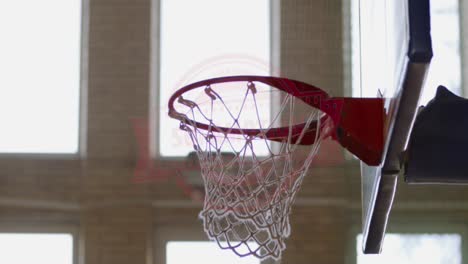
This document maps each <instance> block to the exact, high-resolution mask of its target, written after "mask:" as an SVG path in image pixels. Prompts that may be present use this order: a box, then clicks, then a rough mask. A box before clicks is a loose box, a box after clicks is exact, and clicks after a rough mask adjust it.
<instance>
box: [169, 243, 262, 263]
mask: <svg viewBox="0 0 468 264" xmlns="http://www.w3.org/2000/svg"><path fill="white" fill-rule="evenodd" d="M166 258H167V259H166V264H186V263H204V264H220V263H222V264H260V259H258V258H256V257H253V256H248V257H242V258H241V257H239V256H237V255H236V254H234V253H233V252H232V251H231V250H223V249H220V248H219V247H218V244H216V243H215V242H202V241H196V242H168V243H167V244H166Z"/></svg>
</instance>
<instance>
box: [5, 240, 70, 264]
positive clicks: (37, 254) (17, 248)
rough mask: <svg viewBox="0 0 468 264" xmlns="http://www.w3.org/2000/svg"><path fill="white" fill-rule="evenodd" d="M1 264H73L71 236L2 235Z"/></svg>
mask: <svg viewBox="0 0 468 264" xmlns="http://www.w3.org/2000/svg"><path fill="white" fill-rule="evenodd" d="M0 263H5V264H7V263H8V264H26V263H44V264H45V263H47V264H72V263H73V237H72V236H71V235H70V234H15V233H0Z"/></svg>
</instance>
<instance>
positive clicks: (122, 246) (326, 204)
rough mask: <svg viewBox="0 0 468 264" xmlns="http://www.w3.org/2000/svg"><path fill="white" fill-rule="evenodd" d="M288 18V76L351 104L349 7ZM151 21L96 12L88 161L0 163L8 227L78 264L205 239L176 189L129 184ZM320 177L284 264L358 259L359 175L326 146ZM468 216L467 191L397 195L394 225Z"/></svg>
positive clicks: (297, 219)
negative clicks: (174, 233) (161, 234)
mask: <svg viewBox="0 0 468 264" xmlns="http://www.w3.org/2000/svg"><path fill="white" fill-rule="evenodd" d="M345 2H346V1H345ZM281 7H282V9H281V73H282V75H283V76H287V77H290V78H294V79H298V80H303V81H305V82H309V83H311V84H314V85H317V86H319V87H323V88H325V89H326V90H327V91H329V92H331V93H332V94H334V95H340V94H343V93H344V91H343V87H345V86H349V85H346V84H345V82H344V80H343V73H344V66H343V51H342V45H343V44H342V43H343V34H342V29H343V21H342V15H341V14H342V2H341V1H337V0H314V1H310V0H291V1H289V0H288V1H282V3H281ZM150 10H151V3H150V0H90V5H89V11H90V14H89V17H90V21H89V22H90V28H89V43H88V46H89V51H88V55H89V61H88V65H89V67H88V71H89V72H88V73H87V74H88V87H87V90H88V92H87V93H88V98H87V105H86V106H85V107H87V112H88V114H87V118H86V124H85V125H86V127H87V131H86V132H87V135H86V138H87V141H86V150H87V151H86V152H85V153H83V155H82V157H76V158H63V159H62V158H59V159H49V158H44V157H28V158H27V157H25V158H11V157H10V158H9V157H2V158H1V159H0V168H2V169H1V170H0V224H1V223H7V222H8V223H27V224H28V225H31V226H34V225H44V224H51V225H55V224H57V225H58V224H63V223H66V224H69V225H72V226H76V227H78V228H79V245H80V250H79V255H80V260H81V263H86V264H106V263H112V264H117V263H147V264H149V263H161V261H159V260H160V259H161V255H162V254H164V252H163V250H162V249H163V248H164V247H163V246H160V245H161V244H160V243H162V242H161V241H159V240H158V236H157V235H156V234H158V232H157V230H172V229H171V228H177V227H178V226H184V227H188V226H190V227H193V228H194V229H196V230H199V231H200V230H201V229H202V227H201V223H200V221H199V220H198V219H197V214H198V211H199V209H200V204H199V203H196V202H193V201H191V200H190V199H189V198H188V197H187V195H186V194H184V191H183V189H181V188H179V187H180V185H179V184H178V183H177V181H176V179H175V178H171V177H170V178H168V179H163V180H160V181H150V182H146V183H138V184H135V183H132V177H133V173H134V168H135V166H136V163H137V160H136V159H137V150H138V145H137V141H136V139H135V135H134V131H133V128H132V124H131V119H132V118H135V117H146V116H148V110H149V102H150V101H149V96H150V92H149V80H150V76H149V75H150V71H149V65H150V56H149V54H150V36H149V33H150V27H149V25H150ZM314 166H315V169H314V170H313V172H311V173H309V175H308V176H307V177H306V179H305V181H304V183H303V188H302V190H301V192H300V194H299V199H298V201H297V205H296V206H295V207H294V210H293V213H292V215H291V224H292V236H291V238H290V239H289V240H288V249H287V251H286V252H285V254H284V261H283V263H297V264H299V263H304V264H305V263H344V262H346V261H348V260H349V259H350V257H349V256H350V254H351V253H350V252H352V251H353V247H354V244H353V242H354V240H353V234H354V233H353V232H355V230H358V229H359V227H360V224H361V223H360V221H361V220H360V213H361V212H360V199H361V198H360V178H359V167H358V164H357V162H355V161H346V160H344V158H343V152H342V150H341V149H340V148H338V147H337V146H336V144H334V143H332V142H326V143H325V144H324V146H323V150H322V152H321V155H320V157H319V158H318V161H317V162H315V163H314ZM156 169H158V168H157V167H156ZM467 211H468V195H467V191H466V189H465V188H462V187H443V188H442V187H436V186H432V187H427V186H424V187H421V186H407V185H405V184H401V183H400V185H399V191H398V193H397V197H396V202H395V209H394V215H395V219H398V220H399V222H398V223H401V222H404V221H406V220H408V219H411V221H414V223H418V221H420V220H421V219H424V220H425V221H426V222H428V223H429V226H430V225H431V223H433V224H437V223H440V222H443V221H445V222H450V221H452V220H453V221H456V222H457V223H460V222H463V221H466V220H467V218H468V212H467ZM435 216H438V217H435ZM441 216H444V217H441ZM407 217H408V218H407ZM431 219H434V220H433V221H431ZM26 220H27V221H26ZM398 223H397V224H392V222H390V227H391V228H394V226H397V225H398ZM196 230H195V231H193V232H199V231H196ZM181 236H183V234H182V235H181ZM187 236H191V235H189V234H188V235H187ZM197 237H199V235H197ZM182 238H183V237H182ZM158 243H159V244H158ZM157 245H159V246H157ZM350 248H351V249H350ZM154 249H156V250H154ZM351 255H352V254H351ZM162 259H163V258H162Z"/></svg>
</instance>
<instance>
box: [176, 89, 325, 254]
mask: <svg viewBox="0 0 468 264" xmlns="http://www.w3.org/2000/svg"><path fill="white" fill-rule="evenodd" d="M235 86H236V88H235V89H232V88H230V87H229V88H230V90H229V92H226V90H223V91H222V94H223V97H222V98H221V96H220V95H219V94H220V90H219V89H217V88H219V87H214V86H210V87H206V88H205V90H204V91H203V92H201V93H198V94H194V95H193V96H192V98H190V99H187V97H186V95H185V94H184V99H182V100H179V103H181V105H182V107H185V108H186V111H185V113H186V117H187V119H185V120H184V121H182V123H181V129H182V130H184V131H186V132H187V133H188V134H189V135H190V139H191V141H192V143H193V145H194V149H195V151H196V153H197V155H198V159H199V162H200V167H201V173H202V177H203V180H204V183H205V201H204V208H203V210H202V211H201V213H200V218H201V219H202V220H203V224H204V229H205V232H206V234H207V235H208V237H209V238H210V239H212V240H215V241H216V242H217V243H218V245H219V246H220V247H221V248H223V249H230V250H232V251H234V252H235V253H236V254H237V255H239V256H247V255H254V256H256V257H258V258H273V259H275V260H278V259H280V258H281V253H282V251H283V250H284V249H285V248H286V244H285V239H286V238H288V237H289V235H290V233H291V230H290V225H289V214H290V213H291V206H292V204H293V202H294V199H295V197H296V194H297V192H298V191H299V188H300V185H301V183H302V180H303V178H304V175H305V174H306V172H307V169H308V168H309V165H310V164H311V162H312V159H313V157H314V155H315V154H316V153H317V151H318V148H319V145H320V142H321V140H322V139H323V138H324V137H326V136H327V135H328V134H329V131H330V129H331V120H330V119H321V117H323V114H322V112H320V111H319V110H317V109H315V108H312V107H309V106H307V107H306V108H307V111H306V114H305V115H304V112H305V111H298V109H297V108H298V107H297V106H298V105H299V104H300V103H301V102H298V101H300V100H298V99H296V98H294V97H293V96H291V95H289V94H286V93H283V92H281V94H279V95H278V94H277V95H274V96H273V95H272V94H273V91H272V90H271V88H269V87H266V86H264V85H263V84H261V83H252V82H249V83H246V82H244V83H237V84H236V85H235ZM227 88H228V87H223V89H227ZM189 97H190V96H189ZM236 97H237V98H236ZM274 97H276V99H279V100H280V103H279V104H277V105H278V106H277V107H276V109H273V110H275V111H274V112H275V113H274V114H272V113H271V111H265V109H266V110H268V109H269V108H268V106H264V105H262V103H264V102H267V103H268V104H270V103H271V101H268V100H271V98H274ZM268 98H270V99H268ZM267 99H268V100H267ZM301 110H303V109H301ZM266 112H268V113H266ZM298 112H300V113H302V116H303V118H302V120H296V119H298V118H297V116H300V115H298ZM192 120H196V121H198V122H201V123H205V124H208V125H209V129H207V130H206V129H200V128H197V126H196V124H195V123H194V122H193V121H192ZM285 120H287V121H285ZM321 120H322V121H321ZM324 120H325V121H324ZM281 121H282V122H281ZM279 122H281V123H283V126H288V127H289V133H288V134H287V136H286V137H284V139H283V140H282V141H281V142H271V141H269V140H266V139H265V134H266V133H267V132H268V131H269V130H270V129H271V128H273V127H274V125H275V124H278V123H279ZM298 122H301V123H302V122H305V123H307V124H312V123H313V122H317V127H323V129H321V130H319V129H317V132H316V133H315V143H314V144H313V145H309V146H306V147H304V146H302V147H299V145H297V144H295V143H296V142H299V141H300V140H301V138H302V136H303V134H304V133H305V131H306V130H305V129H304V130H303V131H301V132H300V133H301V134H300V135H299V137H298V138H297V140H296V141H294V142H293V137H292V136H293V135H292V133H293V132H292V131H293V130H292V129H291V127H292V126H293V125H295V124H297V123H298ZM320 122H322V124H320ZM220 126H222V127H228V128H243V129H245V128H259V129H260V132H259V133H257V134H256V135H247V134H239V135H233V134H229V133H223V132H220V131H219V129H218V127H220ZM246 126H247V127H246ZM306 127H308V125H307V126H306ZM304 150H305V151H304ZM226 153H230V154H226Z"/></svg>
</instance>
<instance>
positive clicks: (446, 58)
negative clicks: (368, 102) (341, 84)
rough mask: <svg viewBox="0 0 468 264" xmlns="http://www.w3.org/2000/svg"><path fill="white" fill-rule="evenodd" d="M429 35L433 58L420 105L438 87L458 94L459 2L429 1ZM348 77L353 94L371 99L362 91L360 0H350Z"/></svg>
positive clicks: (460, 91)
mask: <svg viewBox="0 0 468 264" xmlns="http://www.w3.org/2000/svg"><path fill="white" fill-rule="evenodd" d="M430 7H431V35H432V44H433V52H434V57H433V59H432V61H431V66H430V69H429V73H428V76H427V79H426V84H425V86H424V88H423V91H422V94H421V98H420V102H419V104H420V105H425V104H426V103H427V102H428V101H429V100H431V99H432V98H434V96H435V91H436V89H437V87H438V86H439V85H444V86H446V87H447V88H448V89H450V90H451V91H452V92H454V93H456V94H458V95H461V94H462V83H461V56H460V23H459V21H460V19H459V10H460V9H459V1H458V0H447V1H445V0H444V1H431V5H430ZM350 10H351V72H352V73H351V74H352V78H351V81H352V87H353V92H352V95H353V96H354V97H360V96H361V95H362V96H364V97H369V96H370V97H373V96H375V91H373V90H372V91H361V83H360V82H361V79H360V78H361V77H360V75H361V71H360V66H359V65H360V63H359V61H360V57H361V55H360V52H361V51H360V43H359V34H360V33H359V23H360V21H359V0H353V1H351V6H350Z"/></svg>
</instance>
